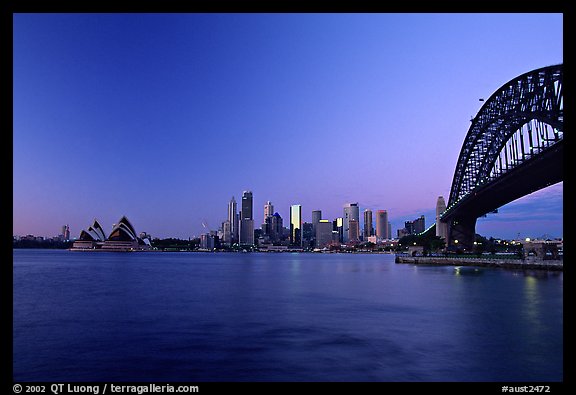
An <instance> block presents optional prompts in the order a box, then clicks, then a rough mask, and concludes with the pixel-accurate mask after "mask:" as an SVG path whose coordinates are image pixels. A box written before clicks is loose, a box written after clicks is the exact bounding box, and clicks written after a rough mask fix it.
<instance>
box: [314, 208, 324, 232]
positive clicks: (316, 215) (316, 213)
mask: <svg viewBox="0 0 576 395" xmlns="http://www.w3.org/2000/svg"><path fill="white" fill-rule="evenodd" d="M321 219H322V210H313V211H312V227H313V228H314V233H316V225H317V224H318V222H320V220H321ZM314 237H316V236H314Z"/></svg>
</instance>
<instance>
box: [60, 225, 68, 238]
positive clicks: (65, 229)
mask: <svg viewBox="0 0 576 395" xmlns="http://www.w3.org/2000/svg"><path fill="white" fill-rule="evenodd" d="M61 236H62V241H66V240H70V227H69V226H68V225H62V233H61Z"/></svg>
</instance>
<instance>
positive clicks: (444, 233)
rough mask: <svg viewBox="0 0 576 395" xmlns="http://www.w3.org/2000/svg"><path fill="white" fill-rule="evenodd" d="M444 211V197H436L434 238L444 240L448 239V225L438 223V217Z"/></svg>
mask: <svg viewBox="0 0 576 395" xmlns="http://www.w3.org/2000/svg"><path fill="white" fill-rule="evenodd" d="M444 211H446V202H445V201H444V196H438V200H437V201H436V236H438V237H441V238H442V239H444V240H446V239H447V238H448V223H446V222H441V221H440V216H441V215H442V213H443V212H444Z"/></svg>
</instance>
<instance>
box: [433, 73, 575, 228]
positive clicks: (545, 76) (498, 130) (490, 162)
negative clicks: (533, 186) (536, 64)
mask: <svg viewBox="0 0 576 395" xmlns="http://www.w3.org/2000/svg"><path fill="white" fill-rule="evenodd" d="M562 69H563V68H562V64H559V65H554V66H548V67H543V68H540V69H536V70H533V71H530V72H527V73H525V74H522V75H520V76H518V77H516V78H514V79H512V80H510V81H509V82H507V83H505V84H504V85H502V87H500V88H499V89H498V90H497V91H496V92H494V93H493V94H492V96H490V98H489V99H488V100H486V102H485V103H484V105H483V106H482V108H481V109H480V111H479V112H478V115H477V116H476V117H475V118H474V120H473V121H472V125H471V126H470V129H469V130H468V133H467V135H466V138H465V139H464V144H463V145H462V149H461V151H460V156H459V157H458V162H457V164H456V170H455V171H454V178H453V181H452V187H451V191H450V198H449V200H448V209H447V211H446V213H447V212H449V211H450V210H451V209H452V207H454V206H455V205H457V204H458V202H459V201H460V200H461V199H463V198H465V197H467V196H468V195H470V194H471V193H472V192H473V191H474V190H475V189H476V188H479V187H481V186H483V185H485V184H487V183H489V182H490V181H493V180H494V179H496V178H498V177H500V176H501V175H502V174H504V173H506V172H507V171H509V170H511V169H513V168H515V167H516V166H518V165H520V164H522V163H523V162H524V161H526V160H527V159H530V158H532V157H534V156H536V155H539V154H540V153H542V152H543V151H545V150H547V149H549V148H550V147H552V146H553V145H554V144H557V143H559V142H561V141H562V138H563V123H564V103H563V91H562ZM443 217H444V215H443Z"/></svg>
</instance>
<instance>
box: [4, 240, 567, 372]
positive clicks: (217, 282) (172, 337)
mask: <svg viewBox="0 0 576 395" xmlns="http://www.w3.org/2000/svg"><path fill="white" fill-rule="evenodd" d="M562 287H563V274H562V273H558V272H553V273H552V272H551V273H547V272H531V273H524V272H516V271H509V270H503V269H487V268H484V269H480V271H479V272H476V273H474V272H473V273H462V274H456V273H455V271H454V268H453V267H448V266H436V267H423V266H412V265H397V264H395V263H394V257H393V256H392V255H381V254H379V255H360V254H290V253H268V254H258V253H245V254H241V253H238V254H232V253H219V254H211V253H124V254H123V253H87V252H69V251H49V250H14V379H15V380H16V381H26V380H28V381H151V382H154V381H164V382H167V381H195V382H198V381H522V382H524V381H562V379H563V371H562V359H563V343H562V336H563V333H562V319H563V318H562V305H563V300H562Z"/></svg>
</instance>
